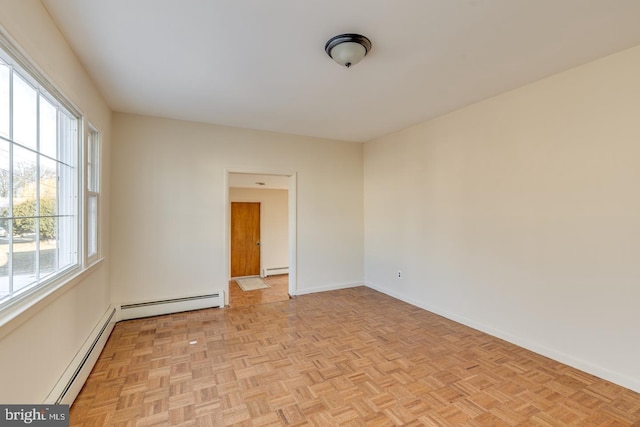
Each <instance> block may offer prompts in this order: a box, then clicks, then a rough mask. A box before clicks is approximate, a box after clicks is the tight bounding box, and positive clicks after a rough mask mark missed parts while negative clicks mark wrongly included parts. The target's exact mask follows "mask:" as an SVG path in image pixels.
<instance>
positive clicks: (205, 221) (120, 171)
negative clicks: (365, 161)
mask: <svg viewBox="0 0 640 427" xmlns="http://www.w3.org/2000/svg"><path fill="white" fill-rule="evenodd" d="M113 132H114V147H113V161H114V165H115V167H114V170H113V174H112V177H113V178H112V184H113V194H114V199H113V204H112V211H111V212H112V220H113V224H112V225H113V228H112V229H113V232H112V239H113V249H112V256H113V260H112V262H113V269H112V292H113V301H115V302H135V301H142V300H149V299H157V298H171V297H180V296H185V295H197V294H201V293H203V292H211V291H212V290H220V289H226V288H227V284H228V276H227V275H228V262H229V261H228V252H226V251H227V250H228V241H227V239H228V237H227V236H228V232H227V229H226V216H227V208H228V206H227V205H226V203H227V199H226V198H227V188H226V185H227V183H226V174H227V172H229V171H231V172H257V173H273V174H289V173H296V174H297V271H298V292H299V293H305V292H313V291H318V290H322V289H330V288H335V287H342V286H351V285H354V284H361V283H362V272H363V247H362V245H363V220H362V216H363V199H362V197H363V196H362V195H363V184H362V177H363V172H362V144H357V143H345V142H337V141H331V140H324V139H315V138H306V137H300V136H292V135H283V134H277V133H270V132H261V131H251V130H244V129H237V128H229V127H222V126H214V125H206V124H198V123H192V122H184V121H177V120H167V119H161V118H153V117H144V116H135V115H128V114H114V119H113Z"/></svg>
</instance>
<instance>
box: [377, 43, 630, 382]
mask: <svg viewBox="0 0 640 427" xmlns="http://www.w3.org/2000/svg"><path fill="white" fill-rule="evenodd" d="M638 76H640V47H636V48H633V49H630V50H628V51H624V52H621V53H619V54H616V55H613V56H610V57H607V58H604V59H601V60H599V61H595V62H592V63H589V64H586V65H584V66H581V67H578V68H575V69H573V70H570V71H568V72H564V73H562V74H558V75H555V76H553V77H550V78H547V79H545V80H542V81H539V82H537V83H534V84H530V85H528V86H525V87H522V88H520V89H517V90H514V91H511V92H508V93H505V94H503V95H500V96H497V97H495V98H492V99H489V100H487V101H484V102H480V103H478V104H475V105H472V106H470V107H467V108H465V109H463V110H460V111H457V112H454V113H451V114H448V115H446V116H443V117H440V118H437V119H435V120H432V121H429V122H425V123H422V124H419V125H416V126H414V127H411V128H409V129H405V130H403V131H400V132H398V133H395V134H393V135H389V136H387V137H384V138H380V139H378V140H375V141H373V142H370V143H367V144H365V281H366V283H367V284H368V285H369V286H372V287H375V288H378V289H381V290H383V291H384V292H387V293H389V294H391V295H395V296H397V297H399V298H401V299H404V300H407V301H410V302H413V303H414V304H417V305H420V306H423V307H427V308H429V309H431V310H432V311H435V312H437V313H441V314H444V315H445V316H447V317H451V318H453V319H457V320H460V321H462V322H463V323H467V324H469V325H472V326H475V327H478V328H479V329H482V330H485V331H489V332H490V333H493V334H495V335H498V336H500V337H503V338H507V339H508V340H510V341H512V342H515V343H518V344H521V345H524V346H525V347H529V348H531V349H533V350H535V351H538V352H541V353H543V354H547V355H550V356H551V357H554V358H556V359H559V360H562V361H564V362H568V363H569V364H572V365H574V366H577V367H579V368H583V369H585V370H588V371H590V372H592V373H595V374H597V375H600V376H603V377H605V378H608V379H610V380H613V381H615V382H618V383H619V384H622V385H625V386H627V387H629V388H632V389H635V390H637V391H640V364H638V360H640V327H638V326H639V324H638V318H639V317H638V313H639V309H638V302H639V301H640V262H639V260H638V255H639V254H640V197H639V194H640V192H639V191H640V190H639V189H640V163H639V161H638V159H640V125H639V123H640V96H639V94H640V79H639V78H638ZM399 269H400V270H402V271H403V274H404V277H403V278H401V279H398V278H396V272H397V270H399Z"/></svg>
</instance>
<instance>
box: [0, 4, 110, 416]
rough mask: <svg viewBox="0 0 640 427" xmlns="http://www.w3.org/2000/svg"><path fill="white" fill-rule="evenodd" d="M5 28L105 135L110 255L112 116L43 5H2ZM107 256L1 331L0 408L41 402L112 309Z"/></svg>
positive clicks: (0, 21) (105, 228)
mask: <svg viewBox="0 0 640 427" xmlns="http://www.w3.org/2000/svg"><path fill="white" fill-rule="evenodd" d="M0 11H1V12H2V13H0V25H1V26H2V27H3V28H4V30H3V32H7V33H8V34H9V36H10V37H11V38H12V39H14V41H15V42H17V43H18V44H19V47H21V48H22V49H23V50H24V51H25V53H26V55H27V56H29V57H30V58H31V59H32V60H33V61H34V62H35V64H36V65H37V66H39V67H40V68H41V69H42V70H44V72H45V74H46V75H47V76H48V77H49V78H50V79H51V80H52V81H53V83H54V84H55V85H56V86H58V88H59V89H60V90H61V91H62V93H64V94H65V95H66V96H67V97H68V98H69V99H70V100H71V101H72V102H73V103H74V104H75V105H76V106H77V107H78V108H79V109H80V111H81V112H82V113H83V114H85V117H87V118H88V119H89V120H90V121H91V123H93V125H94V126H96V127H97V128H98V129H99V130H100V131H102V135H103V150H104V153H103V166H104V168H103V169H104V171H103V182H104V185H103V187H102V196H101V197H102V198H101V203H102V208H101V212H100V214H101V231H102V236H103V251H104V253H105V254H108V253H109V218H108V214H109V209H108V205H109V192H110V191H109V190H110V189H109V162H110V145H109V141H110V127H111V112H110V110H109V109H108V108H107V106H106V104H105V103H104V101H103V99H102V97H101V95H100V94H99V93H98V91H97V90H96V88H95V87H94V86H93V83H92V81H91V79H90V78H89V76H88V75H87V74H86V73H85V71H84V68H83V67H82V66H81V65H80V63H79V62H78V61H77V59H76V57H75V56H74V54H73V53H72V51H71V50H70V48H69V47H68V45H67V44H66V42H65V40H64V38H63V37H62V35H61V34H60V33H59V32H58V30H57V28H56V27H55V25H54V24H53V22H52V21H51V19H50V18H49V14H48V13H47V11H46V10H45V9H44V8H43V6H42V4H41V3H40V1H38V0H20V1H15V0H0ZM108 271H109V263H108V258H106V259H105V260H104V261H103V262H101V263H100V264H99V265H98V266H97V267H95V268H93V269H91V270H90V271H88V272H87V274H86V275H84V276H83V277H82V278H81V279H79V280H76V281H75V282H74V284H73V285H70V286H66V287H64V288H63V289H62V290H61V291H59V292H56V293H54V294H53V295H51V296H50V297H48V298H47V299H45V300H44V301H42V302H41V303H40V304H38V305H37V306H35V307H32V308H31V309H29V310H28V311H27V312H25V313H24V314H22V315H20V316H18V317H17V318H15V319H13V320H12V321H9V322H8V323H6V324H4V325H3V326H1V327H0V383H1V384H2V385H1V386H0V402H2V403H40V402H42V401H43V400H44V399H45V398H46V397H47V395H48V394H49V392H50V391H51V390H52V388H53V387H54V385H55V383H56V381H57V380H58V379H59V378H60V376H61V375H62V373H63V372H64V370H65V369H66V368H67V365H68V364H69V363H70V362H71V360H72V359H73V357H74V356H75V354H76V352H77V351H78V350H79V349H80V347H81V346H82V344H83V342H84V341H85V340H86V339H87V338H88V336H89V334H90V332H91V330H92V329H93V328H94V326H96V324H97V323H98V321H99V320H100V318H101V317H102V315H103V314H104V313H105V311H106V310H107V308H108V305H109V287H108V282H109V275H108Z"/></svg>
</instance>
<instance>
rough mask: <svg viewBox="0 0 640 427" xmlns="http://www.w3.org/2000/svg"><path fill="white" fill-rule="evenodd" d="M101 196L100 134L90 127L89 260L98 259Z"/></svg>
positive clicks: (89, 261)
mask: <svg viewBox="0 0 640 427" xmlns="http://www.w3.org/2000/svg"><path fill="white" fill-rule="evenodd" d="M99 196H100V134H99V133H98V131H96V130H95V129H93V128H90V129H89V136H88V138H87V262H88V263H91V262H94V261H96V260H97V259H98V224H99V222H98V219H99V218H98V212H99V211H98V206H99Z"/></svg>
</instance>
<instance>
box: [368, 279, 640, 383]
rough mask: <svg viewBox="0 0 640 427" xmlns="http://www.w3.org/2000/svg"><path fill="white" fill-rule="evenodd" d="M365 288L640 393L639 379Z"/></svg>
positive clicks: (403, 297) (409, 299)
mask: <svg viewBox="0 0 640 427" xmlns="http://www.w3.org/2000/svg"><path fill="white" fill-rule="evenodd" d="M365 286H367V287H368V288H371V289H375V290H376V291H379V292H382V293H383V294H386V295H389V296H391V297H393V298H396V299H399V300H401V301H404V302H406V303H408V304H411V305H414V306H416V307H420V308H422V309H424V310H427V311H430V312H432V313H435V314H437V315H439V316H442V317H446V318H447V319H449V320H453V321H454V322H458V323H461V324H463V325H466V326H469V327H471V328H473V329H477V330H479V331H482V332H485V333H487V334H489V335H492V336H494V337H497V338H500V339H503V340H505V341H508V342H510V343H512V344H515V345H517V346H520V347H522V348H526V349H527V350H531V351H533V352H534V353H538V354H540V355H542V356H545V357H548V358H550V359H553V360H556V361H558V362H560V363H564V364H565V365H569V366H571V367H574V368H576V369H580V370H581V371H584V372H587V373H589V374H591V375H595V376H597V377H599V378H602V379H605V380H607V381H611V382H612V383H615V384H618V385H620V386H622V387H626V388H628V389H630V390H633V391H635V392H638V393H640V379H636V378H631V377H629V376H626V375H623V374H620V373H618V372H614V371H611V370H609V369H606V368H603V367H601V366H598V365H595V364H593V363H590V362H587V361H585V360H582V359H579V358H576V357H574V356H571V355H568V354H565V353H562V352H559V351H557V350H553V349H550V348H548V347H545V346H543V345H540V344H538V343H536V342H531V341H529V340H526V339H523V338H521V337H517V336H515V335H512V334H510V333H508V332H504V331H502V330H499V329H495V328H492V327H490V326H487V325H485V324H482V323H478V322H476V321H474V320H471V319H468V318H466V317H464V316H459V315H457V314H455V313H450V312H448V311H446V310H442V309H441V308H439V307H435V306H432V305H430V304H426V303H424V302H423V301H419V300H417V299H415V298H412V297H409V296H407V295H404V294H401V293H398V292H396V291H394V290H392V289H389V288H385V287H384V286H379V285H376V284H373V283H371V282H366V283H365Z"/></svg>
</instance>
